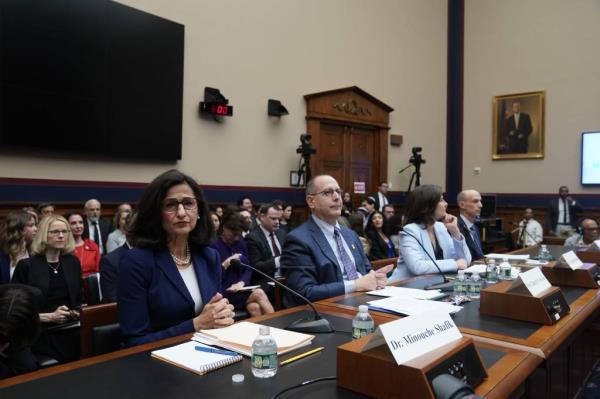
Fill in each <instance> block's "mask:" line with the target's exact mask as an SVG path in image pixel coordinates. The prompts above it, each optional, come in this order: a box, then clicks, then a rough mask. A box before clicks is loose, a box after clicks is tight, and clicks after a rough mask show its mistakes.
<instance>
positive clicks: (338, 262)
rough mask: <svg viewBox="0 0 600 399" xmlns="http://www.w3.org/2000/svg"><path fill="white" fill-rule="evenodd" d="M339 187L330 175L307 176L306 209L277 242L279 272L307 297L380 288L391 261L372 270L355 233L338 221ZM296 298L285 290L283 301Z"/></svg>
mask: <svg viewBox="0 0 600 399" xmlns="http://www.w3.org/2000/svg"><path fill="white" fill-rule="evenodd" d="M341 192H342V191H341V189H340V186H339V185H338V182H337V181H336V180H335V179H334V178H333V177H331V176H327V175H320V176H316V177H314V178H313V179H311V180H310V181H309V182H308V183H307V185H306V203H307V205H308V207H309V208H310V210H311V212H312V215H311V217H309V219H308V220H307V221H306V222H305V223H303V224H302V225H301V226H300V227H298V228H296V229H294V230H293V231H292V232H291V233H290V234H288V235H287V236H286V239H285V242H284V244H283V251H282V255H281V271H282V274H283V275H284V276H285V277H286V279H287V284H288V286H289V287H291V288H292V289H294V290H296V291H298V292H299V293H300V294H302V295H304V296H305V297H306V298H308V299H309V300H311V301H318V300H321V299H325V298H330V297H333V296H336V295H343V294H344V293H349V292H354V291H371V290H374V289H378V288H383V287H385V285H386V284H387V277H386V274H387V273H388V272H389V271H390V270H391V269H392V267H393V265H388V266H386V267H383V268H381V269H379V270H378V271H377V272H375V271H372V270H371V264H370V263H369V260H368V259H367V257H366V255H365V253H364V251H363V248H362V244H361V242H360V240H359V239H358V237H357V235H356V234H355V233H354V232H353V231H352V230H350V229H348V228H345V227H340V226H339V224H338V223H337V220H338V218H339V217H340V215H341V213H342V197H341ZM299 303H301V302H300V301H299V300H298V299H297V298H296V297H292V296H291V295H288V294H287V293H286V294H285V296H284V304H285V306H286V307H289V306H293V305H295V304H299Z"/></svg>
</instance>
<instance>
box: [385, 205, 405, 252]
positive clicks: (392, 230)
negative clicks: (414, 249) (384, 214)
mask: <svg viewBox="0 0 600 399" xmlns="http://www.w3.org/2000/svg"><path fill="white" fill-rule="evenodd" d="M403 219H404V218H403V217H402V215H394V216H392V217H391V218H389V219H388V220H387V223H386V224H385V226H386V235H387V236H388V237H390V241H391V242H392V243H393V244H394V248H395V249H396V255H394V256H400V232H401V231H402V221H403Z"/></svg>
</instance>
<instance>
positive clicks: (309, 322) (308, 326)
mask: <svg viewBox="0 0 600 399" xmlns="http://www.w3.org/2000/svg"><path fill="white" fill-rule="evenodd" d="M231 264H232V265H240V266H244V267H247V268H248V269H251V270H252V271H254V272H256V273H258V274H260V275H261V276H263V277H265V278H266V279H268V280H270V281H272V282H274V283H275V284H277V285H278V286H280V287H281V288H283V289H284V290H286V291H288V292H289V293H291V294H293V295H295V296H296V297H298V298H300V299H302V301H303V302H305V303H306V304H308V306H310V308H311V309H312V311H313V313H314V316H313V317H312V318H306V319H300V320H296V321H295V322H293V323H292V324H290V325H289V326H287V327H286V330H290V331H297V332H303V333H312V334H314V333H332V332H333V328H332V327H331V325H330V324H329V321H328V320H327V319H324V318H323V316H321V314H320V313H319V312H318V311H317V308H315V305H313V303H312V302H311V301H309V300H308V298H306V297H305V296H304V295H301V294H300V293H298V292H296V291H294V290H293V289H291V288H290V287H288V286H287V285H285V284H282V283H280V282H279V281H277V279H274V278H273V277H271V276H269V275H268V274H266V273H264V272H262V271H260V270H258V269H257V268H255V267H253V266H250V265H247V264H245V263H242V262H240V260H239V259H232V260H231Z"/></svg>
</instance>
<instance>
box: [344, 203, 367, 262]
mask: <svg viewBox="0 0 600 399" xmlns="http://www.w3.org/2000/svg"><path fill="white" fill-rule="evenodd" d="M364 220H365V217H364V216H363V214H362V213H360V212H354V213H351V214H350V216H349V217H348V223H349V225H350V228H351V229H352V230H354V232H355V233H356V235H357V236H358V239H359V240H360V242H361V244H362V246H363V250H364V251H365V255H367V256H369V254H370V253H371V244H370V243H369V240H367V238H366V237H365V229H364V227H363V225H364Z"/></svg>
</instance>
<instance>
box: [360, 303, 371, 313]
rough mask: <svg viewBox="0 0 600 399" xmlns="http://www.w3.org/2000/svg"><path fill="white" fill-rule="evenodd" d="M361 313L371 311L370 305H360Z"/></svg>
mask: <svg viewBox="0 0 600 399" xmlns="http://www.w3.org/2000/svg"><path fill="white" fill-rule="evenodd" d="M358 312H359V313H369V307H368V306H367V305H360V306H359V307H358Z"/></svg>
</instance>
